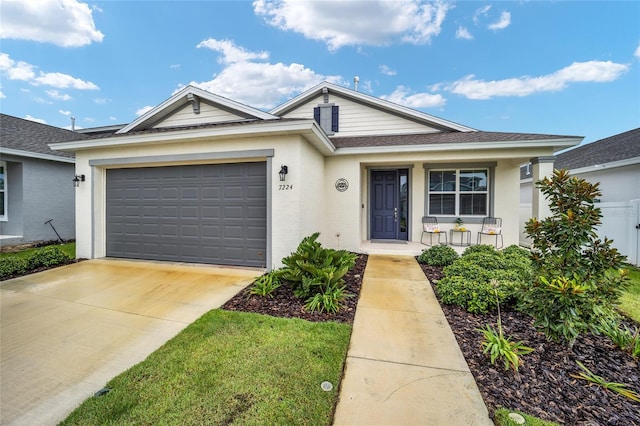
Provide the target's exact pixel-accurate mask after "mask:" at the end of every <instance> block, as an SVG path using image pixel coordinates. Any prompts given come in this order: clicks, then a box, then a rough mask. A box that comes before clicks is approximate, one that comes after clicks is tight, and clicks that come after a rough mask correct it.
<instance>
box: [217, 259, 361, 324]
mask: <svg viewBox="0 0 640 426" xmlns="http://www.w3.org/2000/svg"><path fill="white" fill-rule="evenodd" d="M367 258H368V256H367V255H364V254H359V255H358V257H357V259H356V264H355V266H354V267H353V268H352V269H351V270H350V271H349V272H347V274H346V275H345V276H344V277H343V279H344V280H345V286H346V292H347V293H349V294H350V295H351V296H350V297H348V298H347V299H346V301H345V304H344V305H345V306H344V308H343V309H341V310H340V311H339V312H337V313H335V314H329V313H326V312H307V311H306V310H305V309H304V300H301V299H298V298H297V297H295V296H294V295H293V291H292V290H291V288H290V287H289V286H287V285H282V286H280V287H278V288H277V289H276V290H275V292H274V293H273V297H272V298H268V297H261V296H255V295H252V294H250V293H249V291H250V287H247V288H245V289H244V290H243V291H241V292H240V293H239V294H238V295H236V296H235V297H234V298H233V299H231V300H229V301H228V302H227V303H225V304H224V305H223V306H222V308H223V309H226V310H229V311H243V312H254V313H258V314H265V315H271V316H275V317H283V318H301V319H305V320H307V321H316V322H324V321H335V322H343V323H347V324H353V319H354V317H355V315H356V305H357V304H358V299H359V297H360V288H361V287H362V276H363V274H364V268H365V267H366V266H367Z"/></svg>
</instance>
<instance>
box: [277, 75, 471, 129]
mask: <svg viewBox="0 0 640 426" xmlns="http://www.w3.org/2000/svg"><path fill="white" fill-rule="evenodd" d="M323 88H327V89H329V93H331V92H335V93H339V94H341V95H343V96H345V97H347V98H351V99H355V100H357V101H360V102H362V103H364V104H368V105H373V106H375V107H377V108H379V109H384V110H387V111H390V112H392V113H396V114H399V115H403V116H405V117H410V118H413V119H415V120H419V121H422V122H428V123H432V124H436V125H437V126H440V127H445V128H448V129H451V130H458V131H461V132H476V131H477V130H476V129H474V128H472V127H468V126H463V125H462V124H458V123H454V122H452V121H448V120H445V119H442V118H438V117H434V116H432V115H429V114H427V113H424V112H420V111H417V110H415V109H411V108H408V107H405V106H402V105H398V104H395V103H393V102H390V101H386V100H384V99H380V98H376V97H374V96H370V95H367V94H364V93H361V92H357V91H355V90H352V89H347V88H345V87H340V86H338V85H335V84H333V83H329V82H326V81H325V82H322V83H320V84H318V85H316V86H314V87H312V88H311V89H309V90H307V91H306V92H303V93H301V94H300V95H298V96H296V97H295V98H293V99H291V100H289V101H287V102H285V103H284V104H282V105H279V106H277V107H275V108H274V109H272V110H271V111H269V112H270V113H271V114H274V115H277V116H281V115H282V114H284V113H286V112H288V111H290V110H291V109H293V108H295V107H296V106H297V105H299V104H302V103H304V102H305V101H307V100H308V99H310V98H312V97H314V96H317V95H318V94H320V93H322V89H323Z"/></svg>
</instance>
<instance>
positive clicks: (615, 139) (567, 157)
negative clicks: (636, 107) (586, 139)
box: [554, 127, 640, 170]
mask: <svg viewBox="0 0 640 426" xmlns="http://www.w3.org/2000/svg"><path fill="white" fill-rule="evenodd" d="M635 157H640V127H639V128H637V129H633V130H629V131H628V132H624V133H619V134H617V135H613V136H610V137H608V138H605V139H600V140H599V141H595V142H591V143H588V144H585V145H580V146H577V147H575V148H573V149H570V150H569V151H566V152H563V153H562V154H558V156H557V159H556V162H555V164H554V167H555V168H556V169H567V170H572V169H578V168H581V167H588V166H595V165H596V164H605V163H611V162H613V161H621V160H628V159H630V158H635Z"/></svg>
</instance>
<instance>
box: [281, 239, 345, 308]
mask: <svg viewBox="0 0 640 426" xmlns="http://www.w3.org/2000/svg"><path fill="white" fill-rule="evenodd" d="M319 236H320V233H318V232H316V233H314V234H312V235H310V236H308V237H305V238H304V239H303V240H302V241H301V242H300V244H299V245H298V248H297V249H296V251H295V252H294V253H291V254H290V255H289V256H287V257H285V258H284V259H282V263H283V264H284V265H285V266H284V267H283V268H282V269H281V270H280V271H279V275H280V277H282V279H284V280H286V281H287V282H289V283H290V284H291V285H292V288H293V291H294V294H295V295H296V297H299V298H302V299H305V300H306V301H307V308H308V309H310V310H312V311H315V310H320V311H323V310H324V311H327V312H336V311H337V310H339V308H340V306H341V304H342V301H343V300H344V298H345V297H347V296H348V295H347V293H345V292H344V280H343V279H342V277H343V276H344V275H345V274H346V273H347V272H348V271H349V269H351V268H353V266H354V265H355V262H356V255H355V254H353V253H350V252H348V251H346V250H333V249H327V248H324V247H322V245H321V244H320V243H319V242H318V241H317V239H318V237H319ZM318 295H319V296H318ZM334 304H335V305H336V306H337V308H336V310H334V306H333V305H334Z"/></svg>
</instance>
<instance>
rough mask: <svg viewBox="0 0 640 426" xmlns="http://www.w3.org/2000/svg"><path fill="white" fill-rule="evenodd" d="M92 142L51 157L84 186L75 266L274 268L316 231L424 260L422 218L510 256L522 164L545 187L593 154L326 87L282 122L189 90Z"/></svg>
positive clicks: (552, 138) (280, 112) (340, 242)
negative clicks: (495, 224)
mask: <svg viewBox="0 0 640 426" xmlns="http://www.w3.org/2000/svg"><path fill="white" fill-rule="evenodd" d="M85 136H88V137H89V139H86V140H79V141H76V140H69V141H66V142H63V143H57V144H53V145H52V147H53V148H54V149H56V150H61V151H65V152H69V153H71V152H74V153H75V155H76V173H77V174H82V175H85V176H86V180H85V181H84V182H82V183H81V184H80V187H79V188H78V189H77V192H76V224H77V225H76V226H77V229H76V237H77V254H78V256H81V257H86V258H96V257H104V256H109V257H121V258H137V259H155V260H167V261H181V262H196V263H210V264H223V265H239V266H252V267H265V268H272V267H278V266H280V260H281V259H282V258H283V257H285V256H287V255H289V254H290V253H291V252H292V251H294V250H295V248H296V247H297V245H298V244H299V242H300V240H302V238H304V237H305V236H308V235H310V234H312V233H313V232H316V231H318V232H320V233H321V237H320V240H321V242H322V243H323V244H324V245H325V246H328V247H333V248H340V249H348V250H352V251H355V252H366V251H367V247H368V245H370V244H371V243H372V242H374V243H378V242H381V243H389V244H388V245H389V247H391V246H394V247H397V246H401V244H405V245H406V246H407V247H409V246H412V247H414V248H415V247H424V246H422V245H420V239H421V235H422V231H423V225H422V218H423V216H436V217H437V218H438V221H439V223H440V225H441V226H442V229H443V231H447V230H448V229H449V228H452V227H453V225H454V222H455V220H456V218H458V217H461V218H463V219H464V221H465V226H466V227H468V228H469V229H470V230H471V231H472V232H473V240H475V235H476V234H475V233H476V232H477V231H479V230H480V227H481V223H482V220H483V218H484V217H486V216H497V217H501V218H502V220H503V222H502V234H503V237H504V243H505V245H509V244H517V243H518V236H519V230H518V227H519V222H518V217H519V216H518V215H519V211H518V209H519V204H520V199H519V189H520V187H519V185H520V180H519V173H520V165H521V164H523V163H524V162H526V161H530V160H531V161H532V162H533V164H534V166H533V169H534V175H539V176H544V175H545V174H548V173H550V172H551V171H552V162H551V161H552V160H550V159H552V158H553V157H552V154H553V153H554V152H555V151H558V150H560V149H565V148H568V147H571V146H574V145H577V144H578V143H580V141H581V140H582V138H581V137H576V136H558V135H548V134H526V133H503V132H485V131H478V130H476V129H473V128H470V127H467V126H464V125H461V124H457V123H454V122H451V121H447V120H444V119H442V118H438V117H434V116H432V115H429V114H426V113H423V112H419V111H416V110H413V109H410V108H407V107H404V106H401V105H397V104H394V103H392V102H389V101H386V100H383V99H379V98H376V97H373V96H369V95H367V94H364V93H361V92H358V91H355V90H351V89H347V88H344V87H341V86H338V85H335V84H331V83H327V82H323V83H321V84H319V85H317V86H315V87H313V88H311V89H309V90H307V91H305V92H304V93H302V94H300V95H298V96H296V97H295V98H293V99H291V100H289V101H287V102H285V103H284V104H282V105H280V106H278V107H276V108H274V109H273V110H271V111H269V112H264V111H262V110H259V109H256V108H253V107H250V106H247V105H244V104H242V103H239V102H236V101H233V100H231V99H228V98H224V97H221V96H218V95H215V94H213V93H209V92H207V91H204V90H201V89H198V88H196V87H192V86H187V87H185V88H183V89H182V90H180V91H178V92H177V93H175V94H174V95H173V96H172V97H170V98H169V99H167V100H166V101H164V102H163V103H161V104H160V105H158V106H156V107H155V108H153V109H152V110H150V111H148V112H147V113H145V114H144V115H142V116H140V117H138V118H137V119H136V120H134V121H133V122H131V123H129V124H127V125H125V126H122V127H120V128H118V129H117V130H116V131H115V132H112V133H105V132H100V133H99V134H95V135H91V131H88V132H87V133H85ZM534 197H535V198H536V199H539V197H538V196H537V195H535V194H534ZM545 208H546V207H545V206H544V205H543V204H542V203H540V204H535V205H534V206H533V207H532V209H533V210H538V209H542V210H544V209H545ZM490 242H491V241H489V240H488V241H487V243H490ZM399 243H400V244H399Z"/></svg>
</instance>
